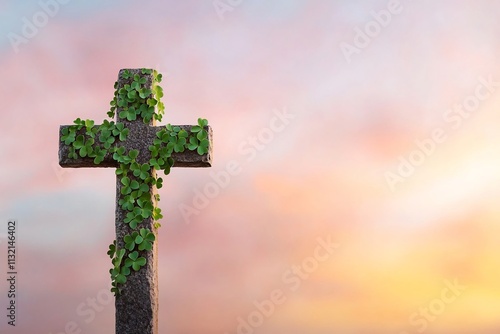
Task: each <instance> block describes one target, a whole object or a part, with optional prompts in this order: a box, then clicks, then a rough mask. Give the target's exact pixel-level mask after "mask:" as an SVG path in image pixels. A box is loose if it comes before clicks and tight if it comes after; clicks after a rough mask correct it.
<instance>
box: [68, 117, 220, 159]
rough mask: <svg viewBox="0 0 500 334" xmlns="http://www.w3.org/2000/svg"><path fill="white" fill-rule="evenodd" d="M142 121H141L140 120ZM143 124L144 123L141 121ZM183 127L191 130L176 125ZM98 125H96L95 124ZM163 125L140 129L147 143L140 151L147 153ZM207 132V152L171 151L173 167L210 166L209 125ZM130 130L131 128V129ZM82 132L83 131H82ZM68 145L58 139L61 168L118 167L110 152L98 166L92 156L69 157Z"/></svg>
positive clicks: (128, 125) (119, 143)
mask: <svg viewBox="0 0 500 334" xmlns="http://www.w3.org/2000/svg"><path fill="white" fill-rule="evenodd" d="M141 122H142V121H141ZM130 124H131V123H130V122H127V127H129V128H130ZM142 124H143V125H145V124H144V123H142ZM174 126H175V125H174ZM177 126H180V127H181V128H183V129H184V130H186V131H188V132H191V127H192V126H191V125H177ZM67 127H69V125H62V126H61V127H60V129H59V138H60V137H61V136H62V129H64V128H67ZM96 127H98V126H96ZM163 128H165V127H164V126H147V127H144V128H143V129H141V135H142V136H143V137H142V142H143V143H144V144H147V143H149V144H148V145H147V146H143V147H141V148H140V151H141V152H142V151H143V150H144V148H145V152H144V153H149V150H148V147H149V145H151V144H153V140H154V139H155V138H156V133H157V132H158V131H161V130H162V129H163ZM205 129H206V130H207V132H208V140H209V141H210V145H209V147H208V150H209V151H208V153H207V154H204V155H198V153H196V151H188V150H186V151H184V152H182V153H175V152H174V153H173V154H172V158H174V160H175V165H174V167H211V166H212V151H213V145H212V128H211V127H210V126H207V127H205ZM131 131H132V129H131ZM82 132H83V131H82ZM115 145H122V142H120V141H118V142H115ZM68 154H69V147H68V146H67V145H65V144H64V143H63V142H62V141H59V165H61V167H63V168H95V167H101V168H102V167H115V168H116V167H118V164H117V163H116V161H114V160H113V155H112V154H107V155H106V157H105V158H104V161H103V162H101V163H100V164H99V165H98V166H96V165H95V164H94V159H93V158H78V159H69V158H68Z"/></svg>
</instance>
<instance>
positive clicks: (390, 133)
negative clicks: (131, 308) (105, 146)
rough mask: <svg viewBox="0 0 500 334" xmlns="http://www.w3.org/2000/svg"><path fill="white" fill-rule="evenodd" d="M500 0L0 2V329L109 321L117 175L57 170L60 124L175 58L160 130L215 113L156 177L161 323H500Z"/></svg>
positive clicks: (347, 328) (325, 331) (446, 333)
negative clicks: (205, 162) (140, 71)
mask: <svg viewBox="0 0 500 334" xmlns="http://www.w3.org/2000/svg"><path fill="white" fill-rule="evenodd" d="M499 13H500V2H496V1H491V0H475V1H472V0H453V1H452V0H443V1H410V0H402V1H378V0H374V1H348V0H338V1H321V0H316V1H306V0H275V1H262V0H252V1H250V0H241V1H236V0H233V1H229V0H220V1H219V0H217V1H213V0H204V1H201V0H184V1H170V0H169V1H159V0H151V1H131V0H121V1H97V0H86V1H83V0H64V1H63V0H41V1H32V0H23V1H13V0H0V68H1V70H0V71H1V72H0V73H1V80H0V101H1V105H2V107H1V109H2V110H1V111H0V139H1V140H0V154H1V155H0V157H1V161H0V166H1V173H0V185H1V188H0V189H1V192H0V278H1V279H0V310H2V311H1V312H0V333H7V334H10V333H12V334H19V333H23V334H25V333H26V334H27V333H37V334H61V333H65V334H70V333H88V334H106V333H113V332H114V303H113V301H112V299H111V294H110V293H109V288H110V279H109V273H108V270H109V268H110V266H111V263H110V261H109V257H108V256H107V255H106V252H107V250H108V245H109V244H110V243H111V242H112V240H113V239H114V207H115V176H114V170H113V169H99V168H95V169H62V168H60V167H59V165H58V156H57V153H58V145H59V143H58V141H59V138H58V129H59V125H63V124H71V123H72V121H73V120H74V119H76V118H77V117H80V118H84V119H94V120H95V121H96V123H101V122H102V120H103V119H105V118H106V117H107V116H106V112H107V110H108V108H109V101H110V100H111V99H112V97H113V91H114V89H113V84H114V82H115V80H116V79H117V75H118V71H119V70H120V69H122V68H140V67H148V68H155V69H157V70H158V71H160V72H161V73H163V76H164V81H163V84H162V86H163V88H164V91H165V96H164V98H163V100H164V103H165V105H166V115H165V119H164V121H163V123H162V124H166V123H172V124H194V123H196V120H197V118H198V117H203V118H207V119H208V120H209V122H210V125H211V126H212V128H213V130H214V164H213V166H212V168H207V169H180V168H179V169H174V170H173V171H172V173H171V175H169V176H168V177H166V178H165V186H164V188H162V189H161V190H160V194H161V202H160V207H161V208H162V210H163V213H164V216H165V218H164V219H163V221H162V228H161V229H160V232H159V289H160V316H159V318H160V323H159V326H160V333H172V334H242V333H245V334H248V333H256V334H281V333H287V334H331V333H339V334H414V333H427V334H494V333H499V332H500V316H499V314H500V205H499V204H500V149H499V148H500V114H499V111H500V68H499V65H498V64H499V62H498V57H499V56H500V43H499V38H498V36H500V21H499V19H498V14H499ZM234 166H237V168H236V167H234ZM230 172H232V173H231V174H230ZM216 182H218V183H216ZM214 185H216V187H215V188H213V186H214ZM211 187H212V188H211ZM210 189H211V190H210ZM207 193H208V194H209V196H208V197H210V198H208V199H206V200H204V199H202V198H201V195H200V194H202V195H203V196H205V195H207ZM186 207H189V208H191V209H192V210H193V211H191V214H186V213H185V211H183V208H184V209H185V208H186ZM9 219H17V221H18V230H17V232H18V240H17V245H18V272H19V275H18V287H17V288H18V299H17V305H18V314H17V324H16V327H11V326H8V325H7V318H6V316H5V314H6V310H5V309H6V307H7V303H8V299H7V293H6V291H7V282H6V280H5V279H4V277H5V276H6V272H7V269H6V247H7V239H6V237H7V235H6V232H7V222H8V220H9ZM278 296H279V297H278Z"/></svg>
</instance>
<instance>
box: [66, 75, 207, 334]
mask: <svg viewBox="0 0 500 334" xmlns="http://www.w3.org/2000/svg"><path fill="white" fill-rule="evenodd" d="M123 71H125V70H121V71H120V74H119V76H118V82H117V85H118V86H117V88H118V89H120V88H121V87H123V86H124V85H125V84H126V81H127V80H125V79H123V77H122V75H121V74H122V72H123ZM127 71H129V72H130V73H132V75H140V76H141V77H144V78H145V79H146V83H145V87H149V88H151V87H152V82H153V76H152V74H144V73H143V72H141V70H140V69H128V70H127ZM120 111H121V108H120V107H118V108H117V110H116V123H117V124H118V123H122V124H123V125H124V126H125V127H126V128H127V129H129V135H128V137H127V139H126V140H125V141H123V142H120V143H114V145H115V146H116V145H119V146H123V147H125V148H126V150H127V151H130V150H138V151H139V154H138V156H137V158H136V161H137V163H139V164H145V163H149V161H150V158H151V152H150V150H149V147H150V145H152V144H153V141H154V140H155V139H156V137H157V136H156V135H157V133H158V132H159V131H161V130H162V129H164V128H165V127H163V126H158V127H157V126H155V119H154V118H152V119H151V121H150V122H148V123H144V121H143V119H142V118H141V117H140V116H139V117H138V118H137V119H136V120H132V121H128V120H127V119H123V118H120V117H119V114H120ZM68 127H69V126H61V127H60V130H59V131H60V138H62V136H63V133H64V129H65V128H66V129H67V128H68ZM96 127H98V126H96ZM179 127H180V128H182V129H183V130H186V131H187V132H190V130H191V128H192V127H193V126H190V125H181V126H179ZM206 130H207V133H208V141H209V146H208V153H205V154H203V155H199V154H197V152H196V151H194V152H193V151H188V150H186V151H184V152H177V153H173V154H172V158H173V160H174V167H210V166H211V164H212V129H211V128H210V127H209V126H207V127H206ZM59 164H60V166H61V167H63V168H82V167H115V168H116V167H119V163H118V162H117V161H115V160H114V159H113V155H112V153H109V152H108V153H107V154H106V156H105V157H104V158H103V161H102V162H101V163H100V164H99V165H96V164H95V163H94V161H93V159H92V158H89V157H84V158H81V157H77V158H75V157H71V158H70V148H69V147H68V145H65V143H64V142H62V141H60V145H59ZM149 172H150V175H151V176H153V177H154V176H155V175H156V170H155V169H154V168H151V170H150V171H149ZM123 187H124V185H123V184H122V181H121V178H120V177H118V176H117V178H116V210H115V230H116V241H117V244H116V246H117V248H119V249H124V247H125V242H124V240H123V238H124V236H126V235H130V234H131V233H132V231H133V229H131V228H130V226H129V225H128V224H126V223H125V222H124V219H125V217H126V215H127V211H126V210H124V209H123V208H122V207H121V205H120V204H119V199H120V197H121V195H122V188H123ZM156 193H157V189H156V187H155V186H151V187H150V189H149V196H150V197H151V201H152V203H153V205H154V206H155V207H156V205H157V200H156V196H155V194H156ZM140 227H141V228H147V229H149V230H150V231H151V232H152V233H153V234H154V235H155V241H154V242H153V247H152V249H151V250H143V251H141V252H140V253H141V254H140V256H142V257H144V258H146V260H147V262H146V265H145V266H144V267H142V268H141V269H140V270H138V271H131V273H130V275H129V276H128V277H127V281H126V283H124V284H123V286H122V287H121V293H120V294H118V295H117V296H116V299H115V307H116V320H115V322H116V334H158V272H157V265H158V260H157V254H158V237H157V236H158V233H157V228H156V226H155V221H154V219H153V217H149V218H146V219H144V220H143V221H142V222H141V223H140Z"/></svg>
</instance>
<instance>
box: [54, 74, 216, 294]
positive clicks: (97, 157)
mask: <svg viewBox="0 0 500 334" xmlns="http://www.w3.org/2000/svg"><path fill="white" fill-rule="evenodd" d="M141 73H142V75H139V74H134V73H133V72H131V71H129V70H125V71H123V72H122V74H121V78H122V79H123V80H125V82H126V83H125V84H124V85H123V87H120V88H119V87H118V82H116V83H115V86H114V87H115V92H114V97H113V99H112V100H111V102H110V110H109V111H108V113H107V115H108V116H109V117H110V118H111V119H112V118H114V117H115V115H116V113H118V122H116V123H115V122H114V121H113V120H111V121H108V120H104V121H103V123H102V124H101V125H100V126H95V123H94V121H93V120H82V119H80V118H77V119H76V120H75V121H74V125H72V126H70V127H66V128H63V130H62V133H61V141H62V142H64V144H65V145H67V146H68V147H69V158H71V159H78V158H79V157H81V158H86V157H89V158H93V159H94V163H95V164H97V165H98V164H100V163H102V162H103V161H104V159H105V158H106V157H107V156H108V157H112V158H113V160H115V161H116V162H118V163H119V167H118V168H117V169H116V171H115V173H116V175H117V176H118V177H119V178H120V183H121V191H120V198H119V201H118V204H119V205H120V207H121V208H122V209H123V210H124V211H126V216H125V217H124V220H123V223H125V224H128V225H129V227H130V228H131V229H132V230H133V232H132V233H131V234H128V235H126V236H124V238H123V244H124V247H123V248H121V249H120V248H118V244H117V241H116V240H115V241H114V242H113V243H112V244H111V245H110V246H109V250H108V255H109V256H110V257H111V259H112V264H113V267H112V268H111V269H110V271H109V272H110V274H111V281H112V288H111V291H112V292H113V293H114V294H115V295H116V294H119V293H120V291H121V289H120V287H121V285H123V284H125V283H126V281H127V277H128V276H129V275H130V273H131V272H132V271H131V270H133V271H138V270H140V268H142V267H143V266H145V265H146V263H147V260H146V257H144V256H142V255H144V254H145V252H149V251H151V250H152V248H153V243H154V241H155V234H154V233H153V232H152V231H150V230H149V229H147V228H143V227H141V224H142V223H143V222H145V220H147V219H150V218H152V219H153V221H154V224H153V226H154V228H158V227H159V226H160V224H159V220H160V219H162V218H163V215H162V213H161V209H160V208H159V207H157V206H156V205H155V204H154V203H153V201H152V200H151V196H152V193H153V192H152V189H153V187H156V188H158V189H160V188H161V187H162V186H163V179H162V178H161V177H157V176H155V173H152V170H153V169H155V170H162V171H163V172H164V173H165V175H168V174H169V173H170V170H171V168H172V167H173V166H174V159H173V158H172V154H173V153H181V152H184V151H186V150H189V151H196V152H197V153H198V154H199V155H203V154H206V153H208V148H209V140H208V132H207V126H208V121H207V120H206V119H202V118H199V119H198V124H197V125H196V126H193V127H191V129H190V131H188V129H183V128H181V127H179V126H172V125H170V124H168V125H166V126H165V127H164V128H163V129H162V130H160V131H158V132H157V133H156V138H155V140H154V142H153V145H151V146H150V147H149V151H150V158H149V161H148V162H147V163H139V162H138V161H137V159H138V157H139V153H140V152H139V151H138V150H130V151H127V149H126V148H125V147H124V146H121V145H119V143H120V142H123V141H126V140H127V138H128V136H129V132H130V130H129V129H128V128H127V125H126V124H127V121H128V122H131V121H137V120H140V119H142V121H143V122H144V123H146V124H149V123H150V122H151V120H153V119H154V120H157V121H161V120H162V118H163V115H164V111H165V106H164V104H163V102H161V98H162V97H163V89H162V88H161V86H160V85H159V84H160V82H161V80H162V75H161V74H160V73H158V72H157V71H155V70H152V69H141ZM148 77H149V78H151V79H148ZM148 80H151V83H150V84H148ZM148 87H150V88H148ZM159 199H160V197H159V195H158V194H155V197H154V200H156V201H159Z"/></svg>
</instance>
